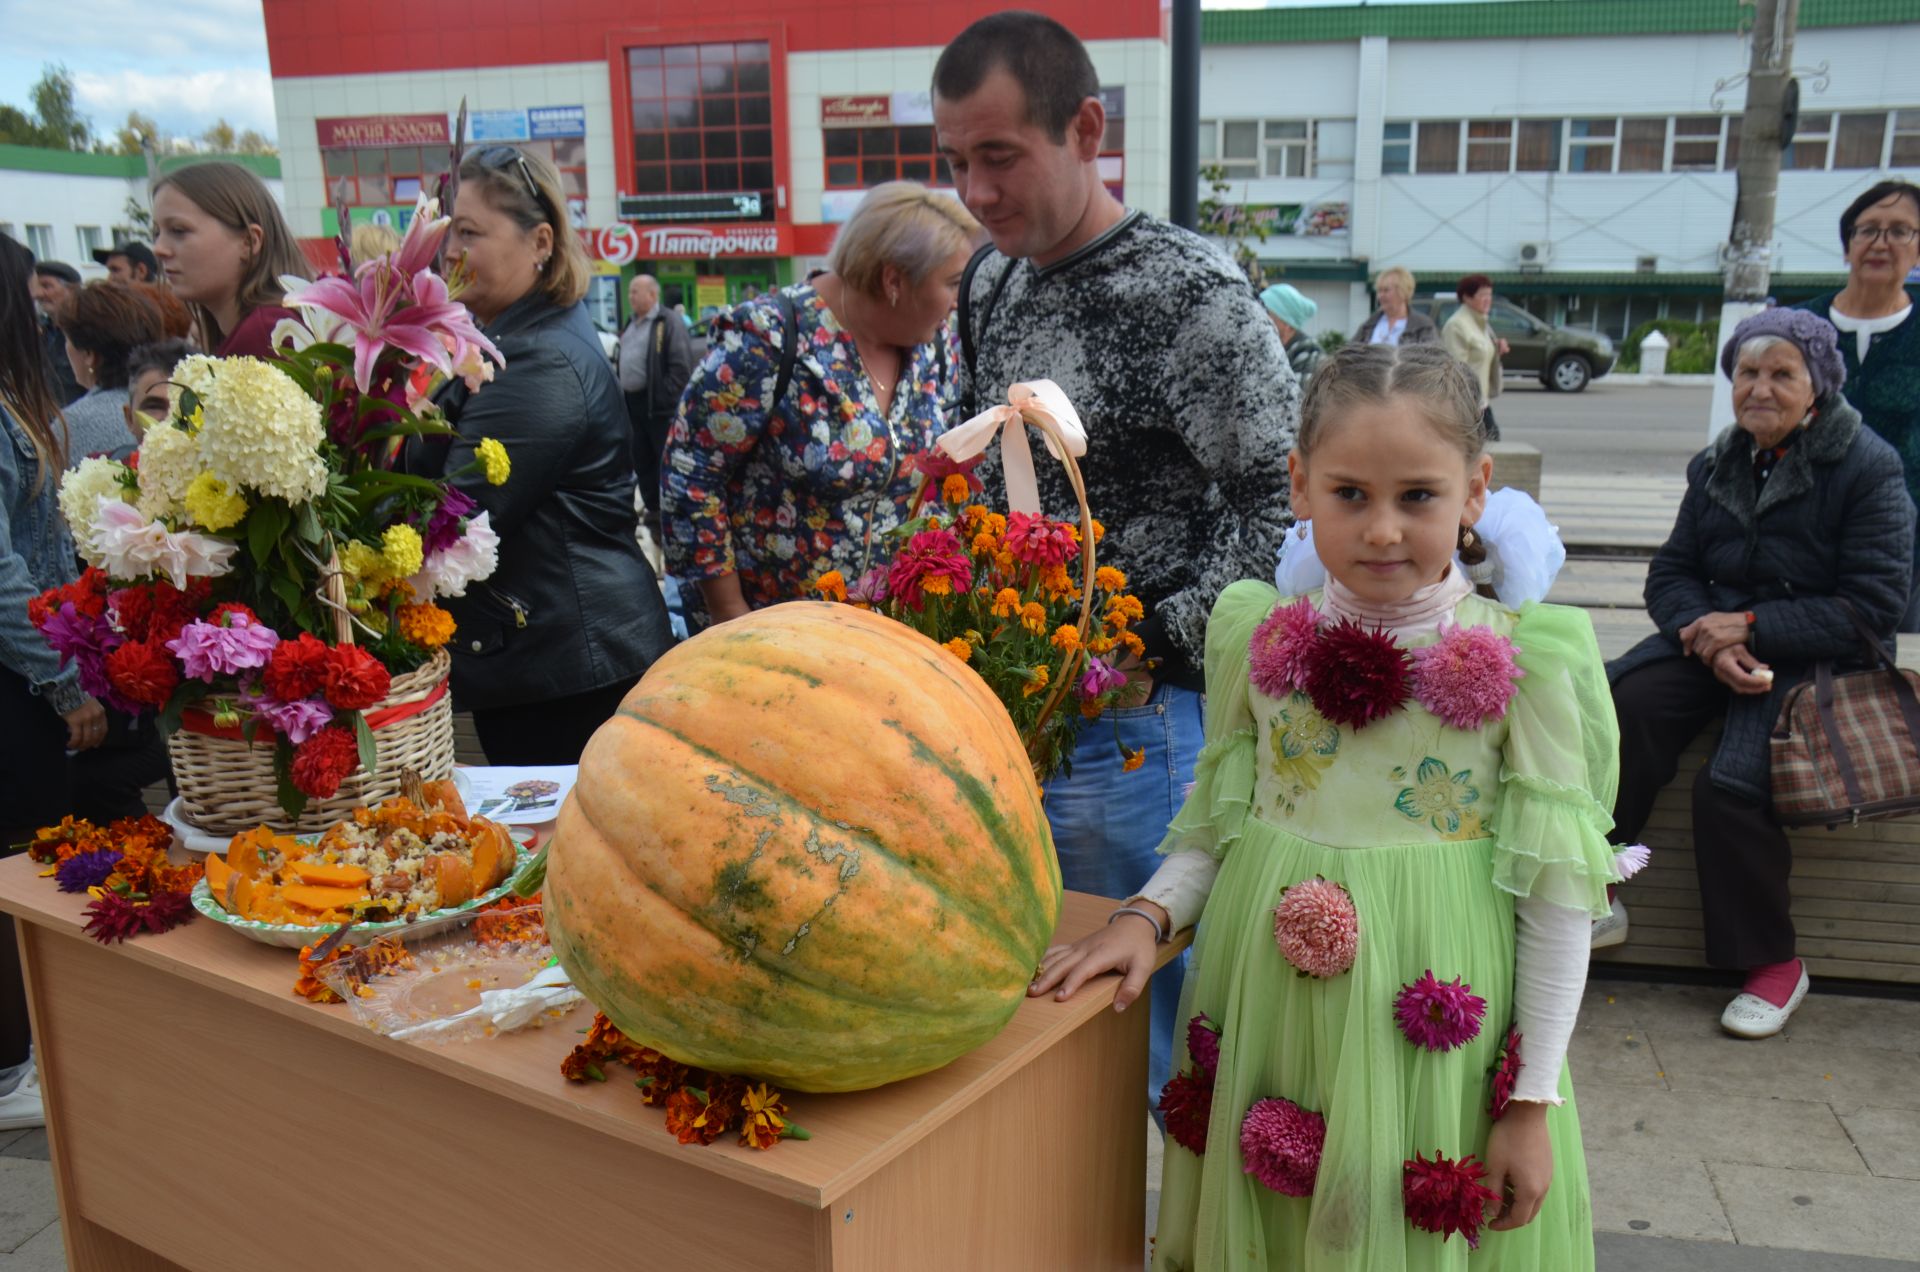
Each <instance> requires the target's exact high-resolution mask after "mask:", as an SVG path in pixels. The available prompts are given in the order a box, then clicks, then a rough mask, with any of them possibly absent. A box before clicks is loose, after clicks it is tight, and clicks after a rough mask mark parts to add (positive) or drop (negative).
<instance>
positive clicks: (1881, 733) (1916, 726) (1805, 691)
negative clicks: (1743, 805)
mask: <svg viewBox="0 0 1920 1272" xmlns="http://www.w3.org/2000/svg"><path fill="white" fill-rule="evenodd" d="M1842 606H1843V607H1844V608H1845V609H1846V611H1847V617H1849V618H1851V619H1852V620H1853V626H1854V629H1855V630H1856V631H1858V632H1859V633H1860V639H1861V640H1862V641H1864V642H1865V643H1866V646H1867V648H1869V649H1871V650H1872V651H1873V654H1874V657H1875V658H1876V659H1877V660H1878V662H1879V666H1878V667H1876V668H1875V669H1874V670H1872V671H1858V672H1851V673H1848V674H1846V675H1841V676H1836V675H1834V674H1833V664H1832V663H1831V662H1821V663H1819V664H1818V665H1817V666H1816V667H1815V669H1814V674H1813V679H1812V680H1811V681H1809V682H1806V683H1803V684H1798V685H1795V686H1794V687H1793V688H1792V689H1791V690H1790V691H1788V693H1787V699H1786V702H1785V703H1784V704H1783V705H1782V706H1781V709H1780V720H1779V722H1778V723H1777V724H1775V725H1774V727H1773V738H1772V746H1771V749H1772V760H1773V809H1774V814H1775V816H1777V817H1778V818H1779V820H1780V823H1781V824H1782V825H1784V826H1816V825H1824V826H1829V827H1831V826H1838V825H1840V824H1841V823H1843V822H1847V823H1851V824H1853V825H1856V826H1857V825H1859V824H1860V823H1861V822H1863V821H1881V820H1884V819H1887V818H1891V817H1911V816H1913V815H1914V814H1916V813H1920V697H1916V694H1915V687H1916V686H1920V673H1916V672H1912V671H1903V670H1901V669H1900V668H1899V667H1897V666H1895V665H1894V660H1893V655H1892V653H1890V652H1889V651H1888V649H1887V647H1886V646H1885V645H1884V644H1882V643H1881V641H1880V638H1879V637H1878V636H1877V635H1875V634H1874V633H1873V631H1872V630H1870V629H1869V628H1868V627H1867V625H1866V623H1865V622H1864V621H1863V620H1862V619H1861V617H1860V615H1859V614H1858V613H1856V612H1855V611H1854V609H1853V607H1852V606H1851V605H1846V603H1845V602H1842Z"/></svg>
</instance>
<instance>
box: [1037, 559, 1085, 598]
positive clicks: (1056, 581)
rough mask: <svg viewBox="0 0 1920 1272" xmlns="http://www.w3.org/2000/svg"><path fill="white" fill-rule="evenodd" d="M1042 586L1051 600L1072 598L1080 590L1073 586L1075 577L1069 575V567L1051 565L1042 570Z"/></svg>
mask: <svg viewBox="0 0 1920 1272" xmlns="http://www.w3.org/2000/svg"><path fill="white" fill-rule="evenodd" d="M1040 586H1041V588H1043V589H1044V590H1045V591H1046V593H1047V599H1049V600H1058V599H1061V598H1063V597H1068V596H1072V595H1073V594H1074V592H1076V591H1077V590H1078V589H1077V588H1075V587H1074V585H1073V576H1072V575H1071V574H1069V573H1067V567H1066V566H1064V565H1050V566H1047V567H1046V568H1045V569H1043V570H1041V571H1040Z"/></svg>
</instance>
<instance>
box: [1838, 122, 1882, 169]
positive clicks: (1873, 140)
mask: <svg viewBox="0 0 1920 1272" xmlns="http://www.w3.org/2000/svg"><path fill="white" fill-rule="evenodd" d="M1886 139H1887V113H1886V112H1885V111H1875V112H1874V113H1873V114H1871V115H1842V116H1840V131H1839V132H1837V133H1836V134H1834V139H1833V166H1834V167H1836V168H1878V167H1879V166H1880V151H1881V149H1882V148H1883V147H1884V146H1885V145H1886Z"/></svg>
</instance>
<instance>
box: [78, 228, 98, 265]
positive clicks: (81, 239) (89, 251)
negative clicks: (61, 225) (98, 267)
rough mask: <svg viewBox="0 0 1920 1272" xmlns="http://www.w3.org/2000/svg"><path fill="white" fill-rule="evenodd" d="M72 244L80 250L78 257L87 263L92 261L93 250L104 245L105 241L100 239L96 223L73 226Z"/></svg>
mask: <svg viewBox="0 0 1920 1272" xmlns="http://www.w3.org/2000/svg"><path fill="white" fill-rule="evenodd" d="M73 244H74V246H75V247H76V248H78V249H79V250H80V259H81V260H82V261H84V262H86V263H88V264H92V263H93V253H94V251H95V250H96V249H98V248H102V247H105V246H106V243H105V242H103V241H102V240H101V237H100V227H99V226H97V225H76V226H74V227H73Z"/></svg>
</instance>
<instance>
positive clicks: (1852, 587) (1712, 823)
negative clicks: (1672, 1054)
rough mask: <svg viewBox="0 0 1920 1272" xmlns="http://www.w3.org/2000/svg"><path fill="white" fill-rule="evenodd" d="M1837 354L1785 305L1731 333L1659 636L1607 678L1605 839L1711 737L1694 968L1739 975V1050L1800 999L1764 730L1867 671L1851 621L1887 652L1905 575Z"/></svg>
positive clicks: (1895, 484) (1907, 540) (1877, 459)
mask: <svg viewBox="0 0 1920 1272" xmlns="http://www.w3.org/2000/svg"><path fill="white" fill-rule="evenodd" d="M1841 343H1842V342H1841V341H1840V340H1839V338H1838V334H1837V333H1836V332H1835V331H1834V329H1833V327H1832V326H1831V325H1830V324H1828V322H1827V321H1826V319H1824V318H1821V317H1819V316H1817V315H1815V314H1810V313H1807V312H1806V311H1805V310H1799V309H1768V310H1763V311H1762V312H1760V313H1757V314H1754V315H1753V316H1752V317H1750V318H1748V319H1746V320H1745V321H1744V322H1742V323H1741V324H1740V325H1739V326H1738V327H1735V328H1734V331H1733V338H1732V339H1730V340H1729V341H1727V345H1726V348H1724V349H1723V350H1721V353H1720V365H1721V367H1722V369H1723V370H1725V372H1726V373H1727V377H1728V378H1729V379H1730V380H1732V381H1733V411H1734V423H1735V425H1736V426H1735V427H1733V428H1730V429H1728V430H1726V431H1725V432H1724V433H1722V434H1721V435H1720V437H1719V439H1718V440H1717V441H1715V442H1714V443H1713V445H1711V446H1709V447H1708V448H1707V449H1706V450H1704V451H1701V452H1700V453H1699V454H1698V455H1696V456H1694V457H1693V462H1692V463H1691V464H1689V465H1688V467H1687V493H1686V496H1685V497H1684V498H1683V499H1682V500H1681V502H1680V512H1679V515H1678V517H1677V518H1676V519H1675V521H1674V526H1673V533H1672V534H1671V535H1670V536H1669V537H1668V538H1667V541H1666V543H1665V544H1663V545H1662V546H1661V548H1660V550H1659V552H1657V553H1655V554H1654V558H1653V564H1652V565H1651V566H1649V567H1648V568H1647V586H1646V601H1647V615H1648V617H1650V618H1651V619H1653V621H1654V623H1655V624H1656V625H1657V626H1658V627H1659V629H1660V630H1659V631H1658V632H1656V633H1655V634H1654V635H1652V636H1649V637H1647V638H1646V639H1645V640H1643V641H1641V642H1640V643H1639V644H1638V645H1636V646H1634V647H1633V648H1632V649H1631V650H1629V651H1628V652H1627V653H1626V654H1625V655H1624V656H1622V657H1621V658H1620V659H1619V660H1617V661H1616V662H1613V663H1611V664H1609V665H1608V667H1607V674H1608V677H1609V679H1610V680H1611V681H1612V684H1613V706H1614V711H1615V713H1616V714H1617V715H1618V716H1619V719H1620V791H1619V794H1618V796H1617V797H1616V800H1615V803H1614V810H1613V819H1614V842H1616V843H1621V844H1629V843H1632V842H1634V841H1635V840H1636V839H1638V838H1639V836H1640V832H1641V830H1642V828H1644V827H1645V826H1646V824H1647V818H1648V816H1649V815H1650V814H1651V812H1652V810H1653V801H1654V796H1655V795H1656V794H1658V793H1659V791H1660V788H1661V787H1663V786H1665V785H1666V784H1667V783H1668V782H1669V781H1671V780H1672V779H1673V775H1674V773H1675V772H1676V771H1677V769H1678V766H1679V759H1680V753H1681V752H1682V751H1684V750H1685V749H1686V747H1687V746H1688V744H1689V743H1691V742H1692V741H1693V739H1694V737H1695V736H1696V735H1698V734H1699V732H1700V731H1701V730H1702V729H1703V728H1705V727H1706V726H1707V725H1708V724H1710V723H1711V722H1712V721H1714V720H1723V721H1724V722H1725V727H1724V728H1723V729H1722V730H1721V734H1720V739H1719V741H1718V742H1717V743H1716V744H1715V745H1714V749H1713V759H1712V760H1711V761H1710V762H1709V763H1708V764H1707V765H1706V767H1704V768H1702V769H1701V770H1700V772H1699V774H1698V776H1696V777H1695V779H1694V783H1693V855H1694V863H1695V867H1696V869H1697V870H1698V872H1699V875H1700V911H1701V917H1702V919H1703V921H1704V926H1705V928H1706V947H1707V949H1706V952H1707V962H1708V963H1710V964H1712V965H1713V966H1715V967H1727V968H1737V969H1739V970H1741V971H1742V972H1744V973H1745V974H1746V984H1745V986H1744V989H1743V992H1742V993H1741V994H1740V995H1739V996H1738V997H1736V998H1735V999H1734V1000H1733V1001H1732V1002H1731V1003H1729V1004H1728V1005H1727V1008H1726V1011H1725V1012H1724V1013H1722V1015H1721V1017H1720V1024H1721V1027H1722V1028H1723V1029H1725V1030H1726V1031H1727V1032H1728V1033H1731V1034H1734V1035H1736V1036H1737V1037H1742V1038H1764V1037H1766V1036H1768V1035H1770V1034H1775V1033H1778V1032H1780V1030H1781V1029H1782V1028H1783V1027H1784V1026H1785V1025H1786V1023H1787V1018H1788V1017H1789V1016H1791V1015H1792V1014H1793V1011H1794V1009H1795V1008H1796V1007H1798V1006H1799V1005H1800V1001H1801V999H1803V998H1804V997H1805V996H1806V993H1807V972H1806V968H1805V966H1804V965H1803V964H1802V963H1801V961H1800V959H1799V957H1798V954H1797V950H1796V948H1795V942H1794V928H1793V916H1792V913H1791V900H1792V894H1791V889H1790V885H1789V880H1790V876H1791V874H1792V869H1793V851H1792V847H1791V845H1790V844H1789V842H1788V840H1787V834H1786V831H1784V830H1782V829H1781V827H1780V823H1779V821H1778V820H1777V819H1776V818H1775V816H1774V810H1773V786H1772V774H1771V763H1770V759H1769V743H1768V738H1769V735H1770V734H1771V732H1772V730H1773V724H1774V721H1775V720H1777V719H1779V717H1780V708H1781V704H1782V702H1783V701H1784V700H1785V698H1786V695H1787V693H1788V692H1789V691H1790V690H1792V689H1793V687H1794V686H1796V685H1798V684H1800V683H1802V682H1804V681H1805V680H1806V679H1807V677H1809V676H1810V675H1812V674H1813V671H1814V667H1815V665H1816V664H1818V663H1820V662H1823V661H1828V660H1831V661H1834V662H1836V663H1838V664H1840V665H1841V666H1842V667H1843V668H1846V667H1848V666H1850V665H1866V664H1870V663H1871V661H1872V655H1871V653H1870V652H1869V650H1868V648H1867V645H1866V643H1865V642H1864V641H1862V640H1861V638H1860V636H1859V634H1858V631H1857V629H1856V627H1855V625H1854V624H1855V619H1858V620H1859V621H1860V622H1862V623H1864V624H1865V625H1866V626H1867V628H1868V629H1869V630H1871V631H1873V632H1875V633H1876V634H1878V635H1879V636H1880V637H1881V639H1883V640H1885V639H1887V638H1888V637H1889V636H1890V635H1891V633H1892V631H1893V628H1894V624H1895V622H1896V621H1897V620H1898V619H1899V617H1900V612H1901V611H1902V610H1903V609H1904V608H1905V607H1906V603H1907V585H1908V580H1909V578H1910V577H1911V574H1912V569H1913V526H1914V509H1913V502H1912V501H1911V500H1910V499H1908V497H1907V491H1906V486H1905V483H1904V482H1903V480H1902V476H1901V469H1900V458H1899V456H1897V455H1895V454H1894V453H1893V448H1892V447H1890V446H1888V445H1887V443H1886V442H1885V441H1883V440H1882V439H1881V438H1880V437H1878V436H1877V435H1875V434H1874V433H1873V432H1872V431H1871V430H1870V429H1867V428H1864V427H1862V426H1861V422H1860V413H1859V412H1858V411H1856V410H1854V408H1853V407H1852V406H1850V405H1848V403H1847V400H1846V399H1845V398H1844V397H1842V396H1841V385H1842V384H1843V383H1844V381H1845V379H1846V368H1845V366H1844V365H1843V364H1842V362H1841V358H1840V351H1839V349H1838V348H1837V346H1838V345H1839V344H1841ZM1623 913H1624V912H1616V915H1615V916H1612V917H1613V919H1614V920H1615V922H1614V927H1615V929H1616V930H1618V929H1619V927H1621V926H1622V924H1621V922H1619V920H1620V919H1621V918H1622V916H1623ZM1608 923H1609V920H1607V919H1603V920H1601V924H1602V925H1606V924H1608ZM1621 935H1622V936H1623V935H1624V934H1623V933H1622V934H1621ZM1595 943H1596V944H1610V943H1612V942H1611V941H1609V940H1606V939H1603V935H1602V934H1601V933H1596V934H1595Z"/></svg>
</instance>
